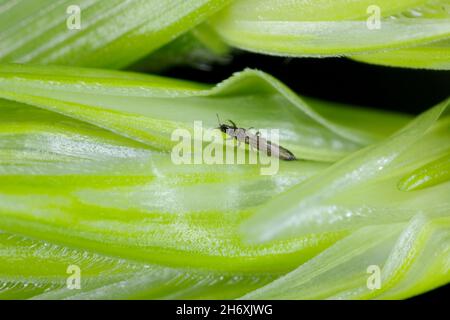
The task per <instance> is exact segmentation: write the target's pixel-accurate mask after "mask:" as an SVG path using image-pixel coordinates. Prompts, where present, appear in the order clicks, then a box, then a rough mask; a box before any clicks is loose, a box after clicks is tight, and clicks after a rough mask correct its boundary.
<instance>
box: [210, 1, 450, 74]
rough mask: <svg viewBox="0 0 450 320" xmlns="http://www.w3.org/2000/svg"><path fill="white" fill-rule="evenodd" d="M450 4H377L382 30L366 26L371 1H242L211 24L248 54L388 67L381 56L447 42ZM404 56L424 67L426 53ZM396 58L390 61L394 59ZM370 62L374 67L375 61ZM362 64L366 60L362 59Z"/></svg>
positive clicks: (399, 2)
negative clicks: (351, 59)
mask: <svg viewBox="0 0 450 320" xmlns="http://www.w3.org/2000/svg"><path fill="white" fill-rule="evenodd" d="M449 4H450V3H449V1H448V0H442V1H428V0H422V1H420V0H402V1H390V0H386V1H377V3H376V6H377V7H378V8H379V9H380V10H381V16H382V19H381V20H380V21H381V24H380V28H379V29H370V28H369V27H368V25H367V23H368V21H367V20H368V19H370V17H371V15H372V13H371V11H370V12H368V8H369V7H370V6H371V5H374V3H373V1H370V0H367V1H366V0H361V1H350V3H349V1H346V0H338V1H336V0H319V1H295V2H293V1H288V0H276V1H273V0H263V1H260V0H241V1H237V2H236V3H234V4H233V5H231V6H229V7H228V8H226V9H224V10H222V11H221V12H220V13H219V14H218V15H217V16H216V17H214V19H213V20H214V22H215V27H216V30H217V31H218V32H219V34H220V35H221V36H222V37H223V38H224V40H225V41H226V42H228V43H229V44H230V45H232V46H236V47H238V48H242V49H245V50H250V51H254V52H259V53H265V54H273V55H281V56H295V57H302V56H313V57H314V56H316V57H323V56H343V55H355V54H361V53H371V54H372V53H374V58H373V59H372V60H376V61H378V62H379V63H383V64H384V63H385V62H386V63H388V64H390V60H389V59H388V58H386V59H385V58H383V57H384V56H383V53H380V54H379V53H378V51H380V50H387V49H395V48H403V47H413V46H420V48H422V47H423V45H424V44H425V47H426V46H427V45H426V44H427V43H429V42H432V41H437V40H443V39H448V37H449V36H450V16H449V14H450V10H449ZM405 50H410V51H407V52H416V57H415V58H414V56H413V57H411V58H410V59H408V60H407V61H403V62H402V63H401V64H400V65H401V66H409V67H416V66H417V67H423V66H424V63H423V62H421V61H424V60H425V59H426V57H422V56H419V55H420V54H421V53H422V49H418V50H415V49H405ZM399 52H402V51H399ZM442 52H443V53H445V52H446V51H445V50H444V51H442ZM393 55H394V56H393V58H392V59H396V58H395V53H393ZM413 55H414V54H413ZM385 56H386V57H389V56H388V54H385ZM398 56H399V55H397V57H398ZM367 57H368V59H369V61H370V60H371V58H370V57H371V56H370V55H369V56H367ZM377 57H381V58H379V59H377ZM358 59H362V60H365V59H366V58H365V56H361V58H360V57H359V56H358ZM397 60H399V59H397ZM397 60H394V61H397ZM439 60H440V59H439ZM442 60H444V61H442V62H441V63H433V62H431V63H430V64H431V66H433V67H434V68H440V66H441V65H443V66H444V67H445V65H446V63H447V62H448V56H447V57H442ZM416 63H418V64H417V65H416ZM393 65H396V64H395V63H394V64H393Z"/></svg>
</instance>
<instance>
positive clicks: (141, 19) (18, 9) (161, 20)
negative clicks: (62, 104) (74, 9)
mask: <svg viewBox="0 0 450 320" xmlns="http://www.w3.org/2000/svg"><path fill="white" fill-rule="evenodd" d="M229 2H230V1H228V0H226V1H223V0H192V1H184V0H170V1H157V0H131V1H122V0H109V1H102V0H80V1H78V2H77V5H78V6H79V7H80V9H81V13H80V14H81V18H80V19H81V29H79V30H71V29H69V28H68V26H67V19H68V18H69V16H70V14H68V13H66V12H67V11H66V10H67V8H68V7H69V6H70V5H73V2H72V1H68V0H59V1H54V0H34V1H28V0H19V1H14V2H13V3H11V5H9V4H5V5H4V6H3V8H2V9H3V10H0V21H1V22H0V42H1V48H0V61H1V62H21V63H24V62H27V63H39V64H60V65H78V66H91V67H103V68H123V67H126V66H128V65H130V64H132V63H133V62H135V61H137V60H139V59H141V58H143V57H145V56H146V55H148V54H149V53H150V52H153V51H155V50H156V49H158V48H160V47H161V46H163V45H165V44H167V43H168V42H170V41H171V40H173V39H174V38H176V37H177V36H178V35H180V34H182V33H183V32H185V31H188V30H190V29H191V28H193V27H195V26H196V25H198V24H200V23H201V22H203V21H204V20H205V19H206V18H208V17H209V16H210V15H211V14H213V13H215V12H217V11H218V10H219V9H221V8H223V7H224V6H225V5H227V4H228V3H229Z"/></svg>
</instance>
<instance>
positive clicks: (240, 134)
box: [217, 116, 296, 161]
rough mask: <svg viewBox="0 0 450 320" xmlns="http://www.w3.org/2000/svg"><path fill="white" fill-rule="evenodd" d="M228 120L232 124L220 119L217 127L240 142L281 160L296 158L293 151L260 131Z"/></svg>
mask: <svg viewBox="0 0 450 320" xmlns="http://www.w3.org/2000/svg"><path fill="white" fill-rule="evenodd" d="M217 119H218V120H219V116H217ZM228 121H229V122H230V123H231V126H230V125H228V124H224V123H220V120H219V127H218V128H217V129H219V130H220V131H222V132H223V133H226V134H227V135H229V136H230V137H232V138H234V139H236V140H237V141H239V142H244V143H245V144H248V145H250V146H251V147H252V148H254V149H256V150H258V151H263V152H265V153H266V154H267V155H268V156H273V157H277V158H279V159H281V160H286V161H292V160H296V158H295V156H294V154H293V153H292V152H290V151H289V150H288V149H286V148H283V147H281V146H279V145H277V144H275V143H272V142H271V141H269V140H267V139H264V138H262V137H261V136H260V135H259V132H257V133H256V134H253V133H251V132H250V131H249V130H247V129H243V128H238V126H236V124H235V123H234V122H233V121H231V120H228Z"/></svg>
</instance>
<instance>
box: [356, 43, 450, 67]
mask: <svg viewBox="0 0 450 320" xmlns="http://www.w3.org/2000/svg"><path fill="white" fill-rule="evenodd" d="M448 57H450V41H449V40H444V41H439V42H431V43H428V44H426V45H422V46H420V47H412V48H402V49H396V50H388V51H383V52H378V53H371V54H365V55H359V56H352V59H354V60H356V61H361V62H367V63H372V64H378V65H386V66H392V67H403V68H417V69H434V70H449V69H450V59H449V58H448Z"/></svg>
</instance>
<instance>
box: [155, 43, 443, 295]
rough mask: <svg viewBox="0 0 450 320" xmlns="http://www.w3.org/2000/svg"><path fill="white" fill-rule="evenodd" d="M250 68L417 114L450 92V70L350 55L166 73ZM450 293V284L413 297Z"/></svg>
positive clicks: (242, 61)
mask: <svg viewBox="0 0 450 320" xmlns="http://www.w3.org/2000/svg"><path fill="white" fill-rule="evenodd" d="M245 68H254V69H259V70H262V71H265V72H267V73H269V74H271V75H273V76H275V77H276V78H278V79H279V80H281V81H282V82H283V83H285V84H286V85H288V86H289V87H290V88H291V89H292V90H294V91H296V92H297V93H299V94H300V95H306V96H311V97H315V98H321V99H324V100H332V101H336V102H342V103H348V104H355V105H361V106H367V107H372V108H379V109H385V110H392V111H400V112H406V113H410V114H418V113H420V112H423V111H425V110H427V109H428V108H430V107H432V106H434V105H436V104H437V103H439V102H441V101H443V100H444V99H446V98H447V97H449V96H450V71H434V70H415V69H403V68H392V67H384V66H376V65H370V64H365V63H359V62H355V61H352V60H349V59H345V58H322V59H315V58H314V59H313V58H283V57H274V56H267V55H259V54H253V53H248V52H242V51H237V52H235V54H234V56H233V58H232V60H231V61H230V63H229V64H226V65H220V64H216V65H212V66H210V68H206V69H204V70H202V69H196V68H192V67H186V66H185V67H183V66H177V67H172V68H170V69H167V70H165V71H164V72H163V73H162V75H165V76H170V77H175V78H180V79H187V80H192V81H198V82H203V83H211V84H216V83H218V82H220V81H222V80H225V79H227V78H228V77H229V76H231V75H232V74H233V73H234V72H237V71H242V70H244V69H245ZM448 299H450V285H447V286H445V287H441V288H438V289H435V290H432V291H430V292H427V293H425V294H422V295H419V296H416V297H413V298H411V299H410V300H413V301H437V300H439V301H443V300H448Z"/></svg>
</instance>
